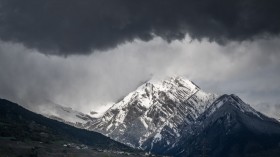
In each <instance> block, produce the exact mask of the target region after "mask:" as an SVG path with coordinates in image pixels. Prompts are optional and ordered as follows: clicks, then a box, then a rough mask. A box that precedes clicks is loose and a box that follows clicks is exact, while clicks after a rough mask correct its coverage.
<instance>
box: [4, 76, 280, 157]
mask: <svg viewBox="0 0 280 157" xmlns="http://www.w3.org/2000/svg"><path fill="white" fill-rule="evenodd" d="M0 102H1V103H0V104H1V110H0V113H1V114H0V118H1V123H0V124H1V125H0V126H1V137H2V136H3V135H4V134H5V137H14V138H15V139H17V140H18V139H20V140H21V141H22V140H23V139H22V138H26V137H28V138H33V139H34V138H35V139H36V137H37V136H35V137H33V136H31V137H29V135H27V134H28V132H32V133H34V127H32V126H33V125H34V123H35V124H38V125H39V126H40V127H39V128H42V127H43V128H46V130H49V133H48V134H49V135H52V136H51V137H54V138H49V137H50V136H48V138H45V139H44V138H43V139H42V137H41V136H39V135H41V134H39V135H38V136H39V137H41V139H40V141H42V140H43V142H44V140H45V142H46V141H50V139H61V140H62V141H69V140H70V141H72V142H76V143H82V144H86V145H90V146H92V147H94V148H99V149H103V150H104V149H108V148H110V149H112V150H121V151H122V152H130V153H131V152H132V153H135V152H136V155H138V156H141V151H138V149H142V150H144V151H146V152H150V153H153V154H158V155H167V156H178V157H206V156H207V157H264V156H265V157H279V154H280V123H279V122H278V121H277V120H275V119H272V118H269V117H267V116H265V115H263V114H262V113H260V112H258V111H256V110H255V109H254V108H252V107H251V106H250V105H248V104H246V103H244V102H243V101H242V100H241V99H240V98H239V97H238V96H236V95H233V94H231V95H227V94H225V95H217V94H211V93H207V92H205V91H203V90H202V89H200V88H199V87H198V86H197V85H195V84H194V83H193V82H191V81H189V80H187V79H185V78H182V77H171V78H168V79H166V80H160V81H158V80H150V81H148V82H145V83H144V84H143V85H141V86H140V87H138V88H137V89H136V90H135V91H133V92H131V93H129V94H128V95H127V96H126V97H124V98H123V99H121V100H120V101H119V102H117V103H115V104H113V105H112V106H111V107H110V108H109V109H108V110H107V111H106V112H105V113H104V114H103V115H101V116H100V117H94V118H91V117H90V116H88V115H86V114H83V113H80V112H77V111H73V110H72V109H67V110H65V109H63V110H60V111H59V113H61V115H63V112H64V111H65V112H66V111H67V118H64V117H63V116H61V117H56V116H55V115H47V116H48V117H50V118H53V119H56V120H60V121H62V122H63V123H60V122H57V121H54V120H50V119H48V118H45V117H42V116H41V115H38V114H34V113H32V112H30V111H27V110H25V109H23V108H21V107H20V106H18V105H16V104H13V103H11V102H8V101H5V100H1V101H0ZM58 108H60V107H58ZM81 115H82V116H81ZM71 116H74V117H71ZM79 118H80V120H79ZM69 119H70V120H72V121H71V122H69V121H68V120H69ZM76 119H77V121H76V122H77V123H76V124H75V122H74V121H73V120H76ZM13 123H15V124H20V127H19V125H15V126H17V127H19V128H20V129H21V130H23V131H20V132H19V134H17V133H18V131H16V129H14V130H13V131H11V132H9V131H8V130H7V128H8V129H10V128H9V127H8V126H11V124H13ZM64 123H67V124H71V125H74V126H76V127H79V128H82V129H86V130H89V131H86V130H81V129H78V128H73V127H71V126H69V125H66V124H64ZM22 126H25V127H26V126H28V127H27V129H26V128H24V129H23V128H21V127H22ZM30 126H31V130H30ZM35 126H36V125H35ZM3 128H4V129H3ZM5 128H6V131H5ZM36 128H38V127H35V130H36ZM3 130H4V131H3ZM35 132H36V131H35ZM41 132H42V130H41ZM45 132H46V131H45ZM96 132H99V133H101V134H103V135H105V136H107V137H105V136H103V135H101V134H99V133H96ZM7 134H9V135H7ZM10 134H11V135H10ZM31 135H32V134H31ZM35 135H37V134H36V133H35ZM108 137H110V138H108ZM112 139H113V140H115V141H118V142H115V141H113V140H112ZM121 143H122V144H121ZM123 144H125V145H123ZM128 146H129V147H128ZM130 147H133V148H136V149H137V150H134V149H132V148H130ZM0 153H1V152H0ZM142 155H143V154H142ZM76 156H77V155H76ZM110 156H112V155H110ZM120 156H123V154H122V155H120Z"/></svg>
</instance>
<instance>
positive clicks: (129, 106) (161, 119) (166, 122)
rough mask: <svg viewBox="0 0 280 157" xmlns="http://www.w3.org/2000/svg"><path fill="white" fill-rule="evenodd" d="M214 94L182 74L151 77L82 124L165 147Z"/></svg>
mask: <svg viewBox="0 0 280 157" xmlns="http://www.w3.org/2000/svg"><path fill="white" fill-rule="evenodd" d="M216 98H217V95H215V94H209V93H206V92H204V91H202V90H201V89H200V88H199V87H198V86H197V85H195V84H194V83H193V82H191V81H189V80H187V79H184V78H182V77H171V78H169V79H167V80H163V81H155V80H151V81H148V82H146V83H144V84H143V85H141V86H140V87H139V88H137V89H136V90H135V91H133V92H131V93H129V94H128V95H127V96H126V97H125V98H124V99H122V100H121V101H120V102H118V103H116V104H114V105H113V106H112V107H111V108H110V109H109V110H108V111H107V112H106V113H105V114H104V115H103V116H102V117H101V118H99V119H98V120H97V121H93V122H89V123H87V125H86V128H87V129H89V130H95V131H98V132H101V133H103V134H105V135H107V136H109V137H111V138H113V139H115V140H117V141H120V142H122V143H125V144H128V145H130V146H133V147H139V148H142V149H146V150H147V148H149V151H152V150H153V144H154V143H162V146H163V148H169V147H171V145H172V144H173V143H174V142H175V141H176V139H177V138H179V137H180V136H181V135H180V132H181V128H182V126H183V125H185V124H190V123H193V122H195V120H196V119H197V118H198V117H199V116H200V115H201V114H202V113H203V112H204V111H205V110H206V109H207V108H208V107H209V105H210V104H211V103H212V102H213V101H214V100H215V99H216Z"/></svg>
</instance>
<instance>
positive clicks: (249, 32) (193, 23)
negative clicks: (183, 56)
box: [0, 0, 280, 55]
mask: <svg viewBox="0 0 280 157" xmlns="http://www.w3.org/2000/svg"><path fill="white" fill-rule="evenodd" d="M0 7H1V8H0V9H1V12H0V38H1V39H2V40H3V41H11V42H19V43H23V44H24V45H25V46H27V47H30V48H36V49H39V50H40V51H41V52H43V53H47V54H51V53H53V54H58V55H69V54H79V53H81V54H87V53H90V52H91V51H92V50H106V49H109V48H113V47H115V46H117V45H119V44H122V43H125V42H128V41H132V40H134V39H140V40H143V41H148V40H151V39H152V38H153V37H154V36H160V37H162V38H163V39H166V40H167V41H171V40H174V39H183V38H184V37H185V35H186V34H189V36H191V37H192V38H193V39H201V38H204V37H206V38H208V39H209V40H211V41H216V42H219V43H226V42H227V41H228V40H234V41H243V40H251V39H254V38H256V37H267V36H271V35H278V34H279V31H280V20H279V19H280V9H279V7H280V1H279V0H226V1H225V0H0Z"/></svg>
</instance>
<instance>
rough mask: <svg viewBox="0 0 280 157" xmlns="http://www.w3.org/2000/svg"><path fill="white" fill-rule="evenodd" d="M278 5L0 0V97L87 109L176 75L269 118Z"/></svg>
mask: <svg viewBox="0 0 280 157" xmlns="http://www.w3.org/2000/svg"><path fill="white" fill-rule="evenodd" d="M279 7H280V5H279V2H278V1H277V0H270V1H256V0H229V1H223V0H196V1H193V0H178V1H170V0H149V1H143V0H142V1H140V0H139V1H138V0H135V1H133V2H131V1H130V0H114V1H110V0H104V1H98V0H83V1H76V0H60V1H57V0H48V1H45V0H26V1H22V0H0V8H1V11H0V15H1V16H0V73H1V75H0V97H1V98H6V99H9V100H11V101H15V102H18V103H21V104H23V105H25V106H28V107H31V108H36V107H37V106H40V105H46V104H49V103H50V102H53V103H57V104H61V105H64V106H69V107H72V108H74V109H76V110H80V111H84V112H89V111H90V110H94V109H98V108H99V107H100V106H102V105H104V104H107V103H112V102H115V101H116V100H118V99H119V98H121V97H123V96H125V95H126V94H127V93H129V92H131V91H133V90H134V89H136V88H137V86H139V85H140V84H141V82H144V81H146V80H148V79H150V78H151V77H159V78H165V77H168V76H174V75H180V76H184V77H186V78H188V79H190V80H192V81H194V82H195V83H196V84H198V85H199V86H200V87H201V88H202V89H203V90H205V91H207V92H212V93H217V94H224V93H227V94H231V93H234V94H237V95H238V96H240V97H241V98H242V99H243V100H244V101H245V102H247V103H250V104H251V105H252V106H254V107H255V108H257V109H258V110H261V111H263V112H266V113H268V114H271V115H274V116H275V115H277V114H279V113H280V105H279V104H280V70H279V69H280V38H279V32H280V21H279V19H280V13H279ZM279 117H280V115H279Z"/></svg>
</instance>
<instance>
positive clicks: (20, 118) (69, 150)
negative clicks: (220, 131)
mask: <svg viewBox="0 0 280 157" xmlns="http://www.w3.org/2000/svg"><path fill="white" fill-rule="evenodd" d="M124 155H125V156H144V152H142V151H139V150H135V149H132V148H130V147H128V146H125V145H123V144H121V143H119V142H116V141H114V140H112V139H110V138H108V137H105V136H103V135H102V134H100V133H96V132H92V131H86V130H83V129H78V128H75V127H73V126H69V125H67V124H64V123H61V122H58V121H55V120H52V119H48V118H46V117H43V116H41V115H39V114H35V113H33V112H31V111H28V110H26V109H24V108H23V107H21V106H19V105H17V104H15V103H12V102H9V101H7V100H3V99H0V156H1V157H2V156H3V157H6V156H7V157H12V156H18V157H20V156H22V157H23V156H30V157H33V156H34V157H35V156H104V157H105V156H116V157H118V156H124Z"/></svg>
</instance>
